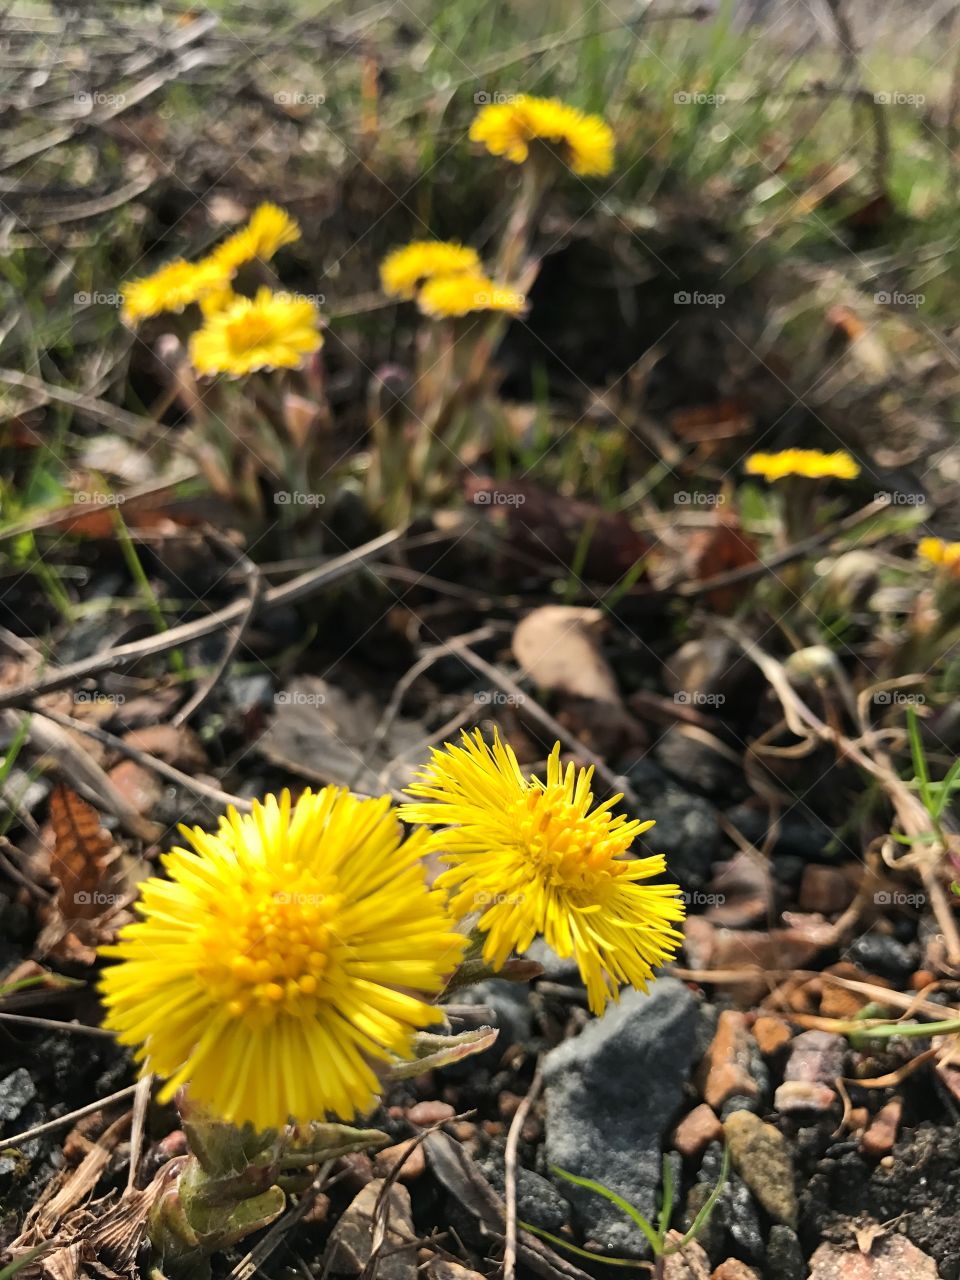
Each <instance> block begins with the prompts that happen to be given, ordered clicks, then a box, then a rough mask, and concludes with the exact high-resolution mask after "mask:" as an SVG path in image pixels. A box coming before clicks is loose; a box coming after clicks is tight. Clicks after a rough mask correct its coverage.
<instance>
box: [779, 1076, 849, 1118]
mask: <svg viewBox="0 0 960 1280" xmlns="http://www.w3.org/2000/svg"><path fill="white" fill-rule="evenodd" d="M836 1102H837V1095H836V1093H835V1092H834V1090H833V1089H831V1088H830V1086H829V1085H828V1084H818V1083H816V1082H815V1081H810V1080H786V1081H785V1082H784V1083H783V1084H782V1085H781V1086H780V1088H779V1089H778V1090H777V1092H776V1093H775V1094H774V1096H773V1105H774V1106H775V1107H776V1109H777V1110H778V1111H779V1112H780V1113H781V1114H782V1115H785V1116H789V1115H794V1114H795V1113H796V1112H798V1111H816V1112H818V1113H819V1112H824V1111H829V1110H830V1109H831V1108H832V1107H833V1106H834V1104H835V1103H836Z"/></svg>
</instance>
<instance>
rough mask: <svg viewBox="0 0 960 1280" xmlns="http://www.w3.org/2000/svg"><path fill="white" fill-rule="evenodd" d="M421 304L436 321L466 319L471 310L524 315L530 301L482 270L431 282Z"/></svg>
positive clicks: (418, 303) (419, 295) (419, 297)
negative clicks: (449, 318)
mask: <svg viewBox="0 0 960 1280" xmlns="http://www.w3.org/2000/svg"><path fill="white" fill-rule="evenodd" d="M417 305H418V306H419V308H420V310H421V311H422V312H423V314H424V315H427V316H432V317H434V318H437V317H439V316H465V315H466V314H467V313H468V312H470V311H506V312H508V313H509V314H510V315H512V316H517V315H520V314H521V313H522V312H523V310H524V308H525V306H526V299H525V298H524V296H523V294H522V293H518V292H517V291H516V289H511V288H509V287H508V286H507V285H504V284H498V283H497V281H496V280H491V279H490V277H489V276H487V275H484V273H483V272H482V271H461V272H459V273H458V274H457V275H453V276H436V277H435V278H434V279H433V280H428V281H427V283H426V284H425V285H424V286H423V288H422V289H421V290H420V292H419V293H418V294H417Z"/></svg>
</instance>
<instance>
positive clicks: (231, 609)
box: [0, 529, 400, 707]
mask: <svg viewBox="0 0 960 1280" xmlns="http://www.w3.org/2000/svg"><path fill="white" fill-rule="evenodd" d="M399 537H400V531H399V530H397V529H393V530H391V531H390V532H389V533H384V534H381V535H380V537H379V538H373V539H372V540H371V541H370V542H365V543H364V544H363V545H362V546H360V547H357V548H355V549H354V550H352V551H348V552H346V553H345V554H344V555H342V556H336V557H335V558H334V559H332V560H328V561H327V562H326V564H322V565H320V566H319V567H318V568H316V569H311V570H310V571H309V572H307V573H302V574H300V575H299V577H296V578H293V579H291V581H290V582H285V583H283V585H282V586H279V587H271V588H270V590H268V591H264V592H263V594H262V595H261V596H260V599H259V602H258V605H257V610H256V612H257V613H259V612H260V610H261V609H265V608H273V607H275V606H277V605H281V604H292V603H294V601H296V600H302V599H303V598H304V597H305V596H309V595H312V594H313V593H314V592H316V591H319V590H320V588H321V587H324V586H327V585H328V584H329V583H331V582H336V581H337V580H338V579H339V578H342V577H344V576H345V575H346V574H348V573H352V572H353V571H354V570H356V569H358V568H360V567H361V566H362V565H363V564H365V563H366V562H367V561H368V560H372V559H373V558H374V557H375V556H377V555H378V554H379V553H380V552H381V551H384V550H385V549H386V548H387V547H389V546H391V545H392V544H393V543H395V542H396V541H397V540H398V538H399ZM247 607H248V602H247V600H246V599H243V600H234V601H233V602H232V603H231V604H228V605H226V606H225V607H224V608H223V609H218V610H216V611H215V612H214V613H211V614H208V615H207V617H205V618H198V619H197V620H196V621H195V622H185V623H183V624H182V625H181V626H179V627H172V628H171V629H170V630H169V631H163V632H161V633H160V634H158V635H154V636H147V637H146V638H145V639H143V640H134V641H131V642H130V643H128V644H120V645H116V646H114V647H113V648H112V649H104V650H103V651H102V652H100V653H95V654H93V655H92V656H91V657H89V658H81V659H80V660H79V661H78V662H72V663H70V665H69V666H65V667H57V668H55V669H54V670H52V671H48V672H46V673H45V674H44V675H42V676H38V677H37V678H36V679H35V680H32V681H26V682H24V683H22V684H18V685H14V686H13V687H12V688H9V689H5V690H3V692H2V693H0V707H15V706H18V705H21V704H23V703H29V702H31V701H32V700H33V699H34V698H36V697H38V696H39V695H40V694H42V693H50V692H51V691H53V690H54V689H64V688H66V687H67V686H68V685H72V684H75V683H77V682H78V681H80V680H85V679H86V678H87V677H88V676H94V675H98V674H99V673H101V672H103V671H114V670H116V669H117V668H118V667H124V666H129V665H130V664H131V663H133V662H138V661H139V660H140V659H142V658H148V657H153V656H155V655H156V654H158V653H166V652H168V651H169V650H170V649H176V648H178V647H179V646H181V645H184V644H187V643H188V642H189V641H191V640H199V639H201V638H202V637H203V636H209V635H212V634H213V633H214V632H216V631H219V630H220V629H221V628H222V627H225V626H229V624H230V623H231V622H235V621H236V620H237V619H239V618H242V617H243V615H244V614H245V613H246V611H247Z"/></svg>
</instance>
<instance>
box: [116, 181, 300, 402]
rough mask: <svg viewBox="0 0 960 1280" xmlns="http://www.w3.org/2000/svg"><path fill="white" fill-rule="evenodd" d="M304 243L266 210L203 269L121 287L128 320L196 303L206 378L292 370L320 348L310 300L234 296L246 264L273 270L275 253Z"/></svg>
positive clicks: (286, 219)
mask: <svg viewBox="0 0 960 1280" xmlns="http://www.w3.org/2000/svg"><path fill="white" fill-rule="evenodd" d="M299 238H300V228H299V226H298V225H297V223H296V221H295V220H294V219H293V218H291V217H290V215H289V214H288V213H286V211H285V210H283V209H281V208H279V207H278V206H277V205H275V204H263V205H261V206H260V207H259V208H258V209H257V210H256V212H255V213H254V214H253V216H252V217H251V219H250V221H249V222H248V223H247V225H246V226H245V227H241V229H240V230H239V231H235V232H234V233H233V235H230V236H228V237H227V239H226V240H224V241H223V243H222V244H220V245H218V246H217V247H216V248H215V249H214V250H213V251H212V252H211V253H209V254H208V255H207V256H206V257H205V258H201V260H200V261H199V262H187V261H186V259H184V258H177V259H175V260H174V261H173V262H168V263H167V264H166V265H165V266H163V267H161V268H160V269H159V270H158V271H155V272H154V273H153V274H152V275H149V276H144V277H142V278H141V279H138V280H129V281H127V282H126V283H125V284H123V285H122V286H121V289H122V292H123V298H124V302H123V319H124V321H125V322H126V323H127V324H130V325H135V324H138V323H139V322H140V321H141V320H145V319H148V318H149V317H150V316H155V315H159V314H160V313H161V312H164V311H175V312H176V311H183V309H184V307H188V306H190V305H191V304H193V303H196V304H197V305H198V306H199V308H200V310H201V312H202V314H203V317H204V323H203V325H202V326H201V327H200V328H199V329H198V330H197V331H196V333H194V334H193V336H192V337H191V339H190V358H191V360H192V362H193V365H194V368H195V369H196V370H197V372H198V373H201V374H217V373H226V374H232V375H233V376H235V377H238V376H242V375H243V374H247V373H251V372H253V371H254V370H256V369H291V368H295V367H296V366H297V365H298V364H299V363H300V361H301V360H302V359H303V357H304V356H305V355H308V354H309V353H310V352H313V351H316V350H318V349H319V347H320V346H321V345H322V342H323V339H322V338H321V336H320V332H319V328H320V316H319V314H318V312H317V309H316V307H315V306H314V304H313V303H312V302H311V301H310V300H309V299H307V298H299V297H293V296H291V295H289V294H284V293H275V292H273V290H271V289H269V288H267V287H266V286H264V287H262V288H260V289H259V290H258V291H257V294H256V296H255V297H253V298H248V297H245V296H244V295H243V294H238V293H235V292H234V289H233V281H234V278H235V277H236V275H237V272H238V271H239V270H240V269H241V268H242V267H244V266H245V265H246V264H247V263H251V262H263V263H266V262H269V261H270V259H271V258H272V257H273V256H274V254H275V253H276V252H277V250H278V249H280V248H282V247H283V246H284V245H287V244H292V243H293V242H294V241H295V240H299Z"/></svg>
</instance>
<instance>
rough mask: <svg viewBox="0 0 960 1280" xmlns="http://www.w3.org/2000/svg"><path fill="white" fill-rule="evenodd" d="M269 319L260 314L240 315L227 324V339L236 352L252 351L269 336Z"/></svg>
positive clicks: (270, 331) (270, 328) (270, 330)
mask: <svg viewBox="0 0 960 1280" xmlns="http://www.w3.org/2000/svg"><path fill="white" fill-rule="evenodd" d="M272 332H273V330H272V327H271V324H270V321H269V320H268V319H267V318H266V317H265V316H262V315H257V314H253V315H245V316H240V317H239V318H238V319H237V320H232V321H231V322H230V324H228V325H227V340H228V341H229V343H230V347H231V349H232V350H234V351H236V352H247V351H253V350H255V349H256V348H257V347H259V346H262V344H263V343H264V342H265V341H266V340H267V339H268V338H269V337H270V336H271V334H272Z"/></svg>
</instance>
